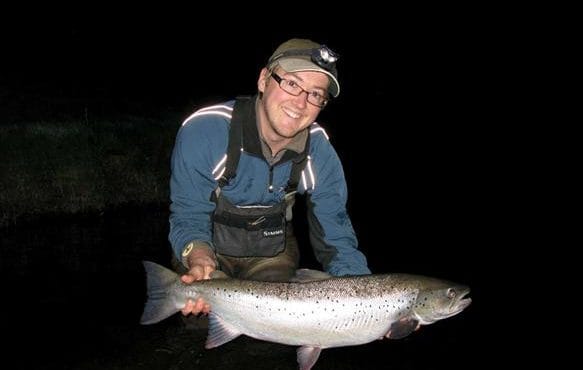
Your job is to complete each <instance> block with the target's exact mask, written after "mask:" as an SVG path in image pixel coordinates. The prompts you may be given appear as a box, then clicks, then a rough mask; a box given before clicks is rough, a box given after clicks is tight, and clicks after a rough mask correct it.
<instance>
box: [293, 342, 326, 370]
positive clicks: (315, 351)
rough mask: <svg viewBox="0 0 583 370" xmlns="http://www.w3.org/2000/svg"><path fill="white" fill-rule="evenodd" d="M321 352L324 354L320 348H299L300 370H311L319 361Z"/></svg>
mask: <svg viewBox="0 0 583 370" xmlns="http://www.w3.org/2000/svg"><path fill="white" fill-rule="evenodd" d="M320 352H322V348H320V347H308V346H302V347H300V348H298V350H297V353H298V364H299V365H300V370H310V369H311V368H312V366H314V364H315V363H316V361H318V357H320Z"/></svg>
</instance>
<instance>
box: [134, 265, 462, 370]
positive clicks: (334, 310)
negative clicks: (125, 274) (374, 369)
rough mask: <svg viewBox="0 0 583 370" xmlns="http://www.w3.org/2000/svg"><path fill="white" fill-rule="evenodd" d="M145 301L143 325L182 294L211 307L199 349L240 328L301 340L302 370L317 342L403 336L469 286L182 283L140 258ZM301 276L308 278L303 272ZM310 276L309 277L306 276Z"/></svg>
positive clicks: (438, 316) (375, 279) (446, 313)
mask: <svg viewBox="0 0 583 370" xmlns="http://www.w3.org/2000/svg"><path fill="white" fill-rule="evenodd" d="M144 266H145V269H146V273H147V287H148V300H147V302H146V305H145V308H144V312H143V315H142V318H141V321H140V322H141V323H142V324H153V323H156V322H159V321H161V320H163V319H165V318H167V317H169V316H171V315H173V314H175V313H176V312H178V311H180V309H182V308H183V307H184V305H185V303H186V300H187V299H188V298H192V299H196V298H198V297H203V298H204V299H205V300H206V301H207V302H208V303H210V306H211V312H210V314H209V333H208V338H207V341H206V346H205V347H206V348H214V347H217V346H220V345H222V344H224V343H227V342H229V341H231V340H233V339H235V338H236V337H238V336H240V335H241V334H245V335H248V336H250V337H253V338H256V339H261V340H266V341H270V342H276V343H282V344H288V345H294V346H300V347H299V348H298V350H297V360H298V363H299V366H300V369H301V370H309V369H311V368H312V366H313V365H314V364H315V363H316V361H317V360H318V357H319V355H320V352H321V350H322V349H324V348H331V347H340V346H352V345H357V344H364V343H369V342H372V341H374V340H376V339H383V338H385V337H386V338H392V339H397V338H403V337H405V336H407V335H409V334H410V333H412V332H413V331H414V330H416V329H417V328H419V326H420V325H427V324H431V323H434V322H436V321H438V320H442V319H445V318H448V317H451V316H454V315H456V314H458V313H460V312H461V311H462V310H463V309H464V308H466V307H467V306H468V305H469V304H470V302H471V299H470V298H465V296H466V295H467V294H468V293H469V291H470V289H469V288H468V287H466V286H463V285H459V284H455V283H452V282H449V281H445V280H441V279H436V278H431V277H425V276H419V275H408V274H388V275H363V276H354V277H329V276H327V275H324V274H323V273H320V275H321V276H319V277H316V278H313V277H312V278H310V277H311V276H313V275H311V273H309V272H308V273H306V272H305V271H302V270H300V271H299V276H300V278H299V280H302V281H304V282H289V283H269V282H259V281H250V280H238V279H230V278H221V279H211V280H201V281H198V282H195V283H193V284H191V285H186V284H183V283H182V282H181V281H180V278H179V275H177V274H176V273H175V272H173V271H171V270H169V269H167V268H165V267H163V266H160V265H158V264H155V263H153V262H147V261H145V262H144ZM306 276H307V277H306ZM310 279H311V281H309V280H310Z"/></svg>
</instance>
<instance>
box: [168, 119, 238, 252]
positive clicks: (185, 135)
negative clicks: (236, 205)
mask: <svg viewBox="0 0 583 370" xmlns="http://www.w3.org/2000/svg"><path fill="white" fill-rule="evenodd" d="M216 121H217V119H215V118H207V117H198V118H196V120H194V122H187V123H186V124H185V125H184V126H182V127H181V128H180V130H179V131H178V134H177V136H176V142H175V145H174V150H173V152H172V159H171V175H170V201H171V203H170V234H169V240H170V244H171V245H172V249H173V251H174V254H175V255H176V257H177V258H178V259H179V260H180V259H181V254H182V250H183V249H184V247H185V246H186V245H187V244H188V243H189V242H191V241H199V242H205V243H207V244H209V245H210V246H211V248H213V249H214V247H213V244H212V230H211V226H212V222H211V215H212V213H213V211H214V209H215V204H214V202H212V201H211V200H210V197H211V193H212V192H213V191H214V189H215V188H216V187H217V182H216V181H215V179H214V177H213V174H212V170H213V167H214V166H215V165H216V164H217V163H216V162H218V161H219V160H220V156H221V155H224V153H225V150H226V139H224V138H226V132H227V131H226V129H225V128H224V125H221V124H220V122H216ZM219 138H223V139H222V140H221V139H219Z"/></svg>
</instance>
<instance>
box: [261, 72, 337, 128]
mask: <svg viewBox="0 0 583 370" xmlns="http://www.w3.org/2000/svg"><path fill="white" fill-rule="evenodd" d="M275 73H276V74H277V75H278V76H279V77H281V78H282V79H286V80H291V81H293V83H295V84H297V85H298V86H300V87H301V88H302V89H304V90H305V91H309V92H313V91H317V92H318V93H320V94H323V95H324V96H326V95H327V90H328V84H329V83H330V81H329V80H328V76H326V75H325V74H324V73H321V72H311V71H306V72H294V73H287V72H285V71H284V70H283V69H281V68H276V70H275ZM257 85H258V89H259V91H260V92H262V93H263V98H262V101H261V104H262V105H263V107H262V108H263V110H264V112H265V117H266V118H267V122H263V123H262V129H263V130H264V132H263V134H264V135H265V136H267V137H270V136H273V135H276V136H278V137H280V138H281V139H283V138H287V139H290V138H292V137H294V136H295V135H296V134H297V133H298V132H300V131H301V130H303V129H304V128H306V127H307V126H309V125H310V124H311V123H312V122H314V121H315V120H316V117H317V116H318V114H319V113H320V111H321V108H320V107H318V106H316V105H313V104H311V103H309V102H308V101H307V99H306V98H307V95H306V93H305V92H302V93H300V95H298V96H294V95H291V94H289V93H287V92H286V91H284V90H283V89H282V88H281V87H280V86H279V84H278V83H277V81H275V80H274V79H273V78H272V77H271V74H270V72H269V71H268V70H267V69H266V68H264V69H263V70H262V71H261V75H260V76H259V80H258V81H257ZM265 130H268V131H269V132H265Z"/></svg>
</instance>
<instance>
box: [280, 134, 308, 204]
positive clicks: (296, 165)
mask: <svg viewBox="0 0 583 370" xmlns="http://www.w3.org/2000/svg"><path fill="white" fill-rule="evenodd" d="M309 152H310V131H309V130H308V138H307V139H306V146H305V147H304V151H303V152H302V153H301V154H300V155H299V156H297V157H296V158H294V159H293V160H292V169H291V174H290V176H289V180H288V182H287V187H286V189H285V192H286V194H287V193H292V192H295V191H296V190H297V189H298V184H299V183H300V176H301V175H302V171H303V170H304V168H306V164H307V163H308V153H309Z"/></svg>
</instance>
